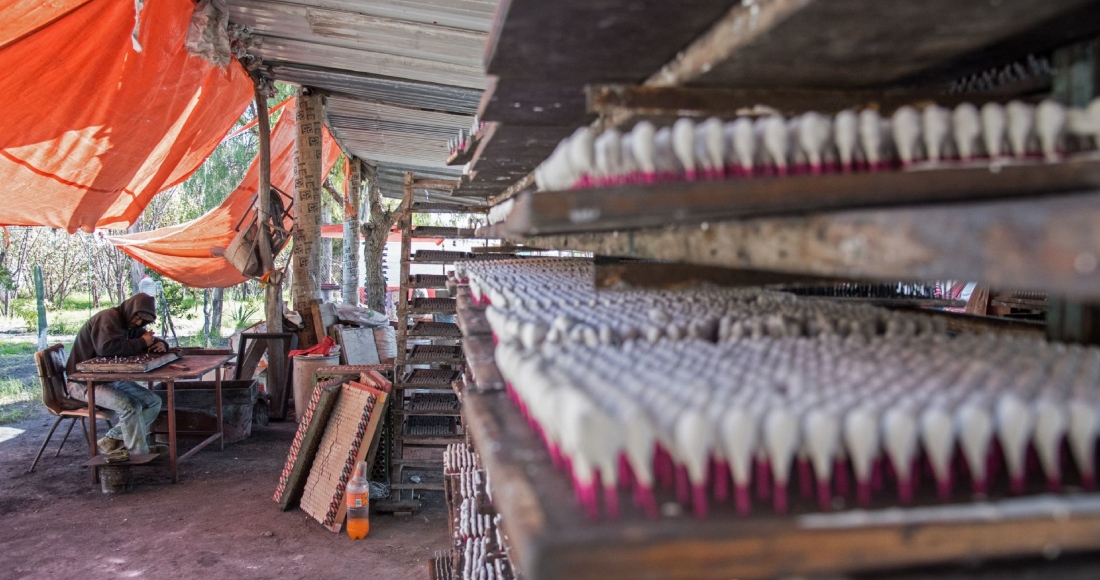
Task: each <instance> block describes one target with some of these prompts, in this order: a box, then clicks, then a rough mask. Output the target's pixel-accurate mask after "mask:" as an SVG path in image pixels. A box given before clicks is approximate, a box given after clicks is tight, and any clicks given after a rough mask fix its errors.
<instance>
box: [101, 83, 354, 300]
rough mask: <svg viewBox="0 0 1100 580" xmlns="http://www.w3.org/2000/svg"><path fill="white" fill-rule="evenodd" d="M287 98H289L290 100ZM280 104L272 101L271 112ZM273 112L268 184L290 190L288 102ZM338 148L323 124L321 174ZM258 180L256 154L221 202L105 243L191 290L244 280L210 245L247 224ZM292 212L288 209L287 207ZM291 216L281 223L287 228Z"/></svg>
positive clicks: (291, 123) (328, 168)
mask: <svg viewBox="0 0 1100 580" xmlns="http://www.w3.org/2000/svg"><path fill="white" fill-rule="evenodd" d="M291 101H292V100H291ZM285 104H286V103H282V104H279V105H276V106H275V107H273V108H272V109H271V110H272V111H274V110H276V109H278V108H280V107H282V106H284V105H285ZM289 107H290V108H288V109H287V110H285V111H283V114H282V115H280V116H279V121H278V122H276V123H275V127H274V128H273V129H272V130H271V185H272V186H273V187H276V188H278V189H279V190H281V191H283V192H285V193H287V194H293V192H294V167H295V164H296V163H295V146H294V138H295V127H296V125H295V120H294V103H293V102H290V104H289ZM339 156H340V148H339V146H337V145H336V141H335V140H334V139H333V138H332V135H330V134H329V132H328V128H327V127H325V128H324V134H323V138H322V155H321V164H322V174H323V175H327V174H328V172H329V171H331V170H332V167H333V166H334V165H336V159H337V158H338V157H339ZM259 180H260V164H259V156H257V157H256V158H255V159H253V160H252V164H251V165H250V166H249V167H248V171H247V172H246V173H245V176H244V179H242V180H241V184H240V185H238V186H237V188H236V189H234V190H233V192H232V193H230V194H229V196H228V197H226V198H225V201H223V202H222V204H221V205H220V206H218V207H216V208H214V209H212V210H210V211H208V212H206V213H205V214H203V215H201V216H199V217H198V218H195V219H193V220H191V221H189V222H185V223H182V224H179V225H175V226H170V227H166V228H160V229H156V230H153V231H149V232H141V233H136V234H127V235H122V236H112V237H110V238H109V239H110V240H111V243H112V244H114V245H115V246H117V247H118V248H119V249H120V250H122V251H123V252H126V253H127V254H129V255H130V256H132V257H133V258H134V259H136V260H137V261H139V262H141V263H142V264H144V265H145V266H146V267H148V268H150V269H152V270H154V271H156V272H159V273H161V274H163V275H165V276H167V277H169V278H171V279H173V280H176V281H177V282H182V283H183V284H186V285H188V286H194V287H197V288H228V287H229V286H235V285H237V284H240V283H241V282H244V281H245V277H244V276H242V275H241V273H240V272H239V271H237V269H236V268H234V267H233V265H231V264H230V263H229V261H227V260H226V259H225V258H223V257H220V256H215V255H213V254H212V253H211V248H214V247H217V248H222V249H224V248H225V247H226V246H228V245H229V242H230V241H231V240H232V239H233V236H234V235H236V233H237V230H236V228H237V224H241V226H240V227H241V228H242V229H243V228H245V227H247V226H248V224H249V223H251V220H252V216H253V208H254V207H255V200H256V190H257V188H258V186H259ZM292 212H293V210H292ZM292 225H293V222H292V220H289V219H288V220H286V221H285V222H284V223H283V227H284V228H286V229H288V230H289V229H290V227H291V226H292Z"/></svg>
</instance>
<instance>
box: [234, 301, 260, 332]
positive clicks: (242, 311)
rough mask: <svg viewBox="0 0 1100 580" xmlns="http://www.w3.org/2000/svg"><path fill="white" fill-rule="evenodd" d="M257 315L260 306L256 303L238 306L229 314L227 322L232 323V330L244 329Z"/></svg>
mask: <svg viewBox="0 0 1100 580" xmlns="http://www.w3.org/2000/svg"><path fill="white" fill-rule="evenodd" d="M259 313H260V305H259V304H258V303H256V302H244V303H241V304H238V305H237V308H236V310H233V311H230V313H229V321H230V322H232V323H233V330H234V331H236V330H240V329H242V328H245V327H246V326H248V325H249V324H251V323H252V318H253V317H255V316H256V315H257V314H259Z"/></svg>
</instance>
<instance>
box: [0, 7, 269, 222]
mask: <svg viewBox="0 0 1100 580" xmlns="http://www.w3.org/2000/svg"><path fill="white" fill-rule="evenodd" d="M35 4H39V3H36V2H32V0H0V71H4V72H3V74H0V94H3V95H4V99H5V103H4V107H3V108H2V109H0V196H2V197H0V199H2V201H3V203H0V225H29V226H33V225H41V226H50V227H56V228H63V229H65V230H67V231H69V232H74V231H76V230H77V229H83V230H85V231H91V230H93V229H94V228H97V227H99V228H123V227H126V226H128V225H129V224H130V223H132V222H133V221H134V220H136V219H137V217H138V216H139V215H140V214H141V212H142V210H144V209H145V206H146V205H147V204H148V203H149V201H150V200H151V199H152V198H153V196H155V195H156V194H157V193H158V192H160V191H162V190H164V189H166V188H168V187H171V186H173V185H176V184H178V183H180V182H182V181H183V180H184V179H186V178H187V177H188V176H189V175H191V174H192V173H193V172H194V171H195V170H196V169H198V167H199V166H200V165H201V164H202V162H203V161H204V160H205V159H206V158H207V157H208V156H209V155H210V153H211V152H212V151H213V150H214V147H216V146H217V145H218V143H219V142H221V139H222V138H223V137H224V136H225V134H226V132H228V131H229V129H230V128H231V127H232V126H233V123H235V122H236V120H237V119H238V118H239V117H240V114H241V112H243V111H244V108H245V107H246V106H248V104H249V102H250V101H251V100H252V98H253V89H252V81H251V80H250V79H249V78H248V74H247V73H246V72H245V71H244V69H243V68H242V67H241V66H240V64H239V63H237V62H236V61H233V62H232V63H230V65H229V66H228V67H224V68H223V67H218V66H215V65H213V64H211V63H210V62H209V61H207V60H206V59H203V58H199V57H196V56H192V55H190V54H189V53H188V52H187V50H186V49H185V48H184V38H185V37H186V35H187V30H188V25H189V24H190V21H191V15H192V13H193V11H194V4H193V3H192V2H191V0H157V1H156V2H147V3H146V5H145V6H144V8H143V9H142V11H141V24H140V26H139V27H138V28H137V31H138V35H139V36H138V39H139V41H140V44H141V46H142V47H143V49H142V51H141V52H137V51H135V50H134V44H133V42H132V40H131V35H132V34H133V33H134V31H135V7H134V2H133V0H90V1H88V0H85V1H84V2H81V1H80V0H51V1H47V2H45V3H41V5H40V6H36V5H35ZM22 17H25V18H26V22H25V23H24V22H21V21H20V20H21V18H22Z"/></svg>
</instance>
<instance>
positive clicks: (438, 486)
mask: <svg viewBox="0 0 1100 580" xmlns="http://www.w3.org/2000/svg"><path fill="white" fill-rule="evenodd" d="M390 489H403V490H420V491H443V484H442V483H395V484H393V485H391V486H390Z"/></svg>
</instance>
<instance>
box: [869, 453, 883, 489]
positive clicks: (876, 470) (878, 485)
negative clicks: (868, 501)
mask: <svg viewBox="0 0 1100 580" xmlns="http://www.w3.org/2000/svg"><path fill="white" fill-rule="evenodd" d="M882 480H883V477H882V460H881V459H877V458H876V459H875V460H874V461H872V462H871V489H872V490H874V491H876V492H879V491H882Z"/></svg>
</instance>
